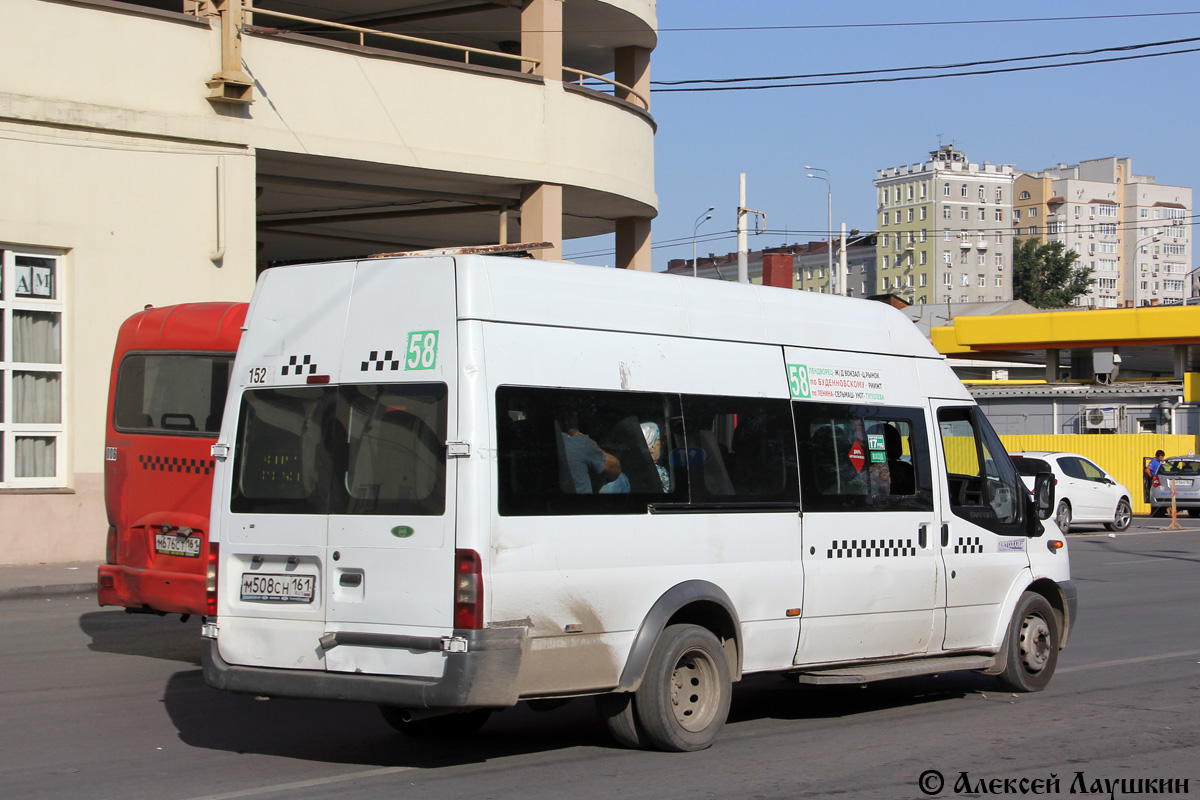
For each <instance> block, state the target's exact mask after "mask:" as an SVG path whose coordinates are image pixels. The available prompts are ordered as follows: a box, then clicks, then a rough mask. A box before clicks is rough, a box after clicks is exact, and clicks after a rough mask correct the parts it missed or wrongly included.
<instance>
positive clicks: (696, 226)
mask: <svg viewBox="0 0 1200 800" xmlns="http://www.w3.org/2000/svg"><path fill="white" fill-rule="evenodd" d="M712 210H713V206H709V207H708V211H705V212H704V213H702V214H701V215H700V216H699V217H696V224H694V225H693V226H692V277H693V278H696V277H699V276H698V275H697V274H696V231H698V230H700V226H701V225H703V224H704V223H706V222H708V221H709V220H710V219H712V214H709V213H708V212H709V211H712ZM701 217H703V219H701Z"/></svg>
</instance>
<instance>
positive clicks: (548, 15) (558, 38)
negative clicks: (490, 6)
mask: <svg viewBox="0 0 1200 800" xmlns="http://www.w3.org/2000/svg"><path fill="white" fill-rule="evenodd" d="M562 30H563V0H529V2H528V3H526V5H525V7H524V8H523V9H521V55H523V56H529V57H530V58H536V59H538V60H539V61H540V62H541V63H540V64H539V65H538V66H537V67H535V68H534V70H533V74H534V75H541V76H543V77H544V78H545V79H546V80H548V81H558V82H559V83H561V82H562V77H563V74H562V49H563V48H562V42H563V36H562Z"/></svg>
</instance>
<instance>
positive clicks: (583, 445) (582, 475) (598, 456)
mask: <svg viewBox="0 0 1200 800" xmlns="http://www.w3.org/2000/svg"><path fill="white" fill-rule="evenodd" d="M560 417H561V420H560V421H561V425H562V430H561V432H560V436H562V443H563V453H564V454H565V456H566V460H567V467H568V469H569V470H570V472H571V481H572V483H573V485H574V487H575V493H576V494H592V478H591V476H592V475H597V476H603V477H604V478H606V479H607V481H608V482H607V483H605V484H604V485H603V486H601V487H600V490H599V493H600V494H627V493H628V492H629V479H628V478H627V477H625V475H624V474H622V472H621V462H620V460H618V459H617V457H616V456H614V455H612V454H611V453H606V452H605V451H603V450H601V449H600V445H598V444H596V442H595V440H594V439H592V437H590V436H588V435H587V434H586V433H584V432H583V431H581V430H579V412H578V411H576V410H575V409H573V408H566V409H563V410H562V412H561V414H560Z"/></svg>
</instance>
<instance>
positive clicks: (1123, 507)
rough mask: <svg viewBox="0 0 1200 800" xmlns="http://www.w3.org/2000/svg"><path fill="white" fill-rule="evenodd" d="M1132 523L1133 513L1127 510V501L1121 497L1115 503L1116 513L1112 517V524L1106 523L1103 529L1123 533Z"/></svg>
mask: <svg viewBox="0 0 1200 800" xmlns="http://www.w3.org/2000/svg"><path fill="white" fill-rule="evenodd" d="M1132 521H1133V511H1131V510H1130V508H1129V501H1128V500H1126V499H1125V498H1124V497H1122V498H1121V499H1120V500H1118V501H1117V512H1116V514H1114V515H1113V521H1112V522H1106V523H1105V524H1104V527H1106V528H1108V529H1109V530H1110V531H1123V530H1125V529H1127V528H1128V527H1129V523H1130V522H1132Z"/></svg>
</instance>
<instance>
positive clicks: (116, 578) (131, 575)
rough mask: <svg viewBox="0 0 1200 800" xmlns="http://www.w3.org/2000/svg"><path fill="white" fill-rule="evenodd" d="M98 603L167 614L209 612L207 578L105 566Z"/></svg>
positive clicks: (100, 578)
mask: <svg viewBox="0 0 1200 800" xmlns="http://www.w3.org/2000/svg"><path fill="white" fill-rule="evenodd" d="M96 579H97V594H96V599H97V600H98V601H99V603H100V605H102V606H125V607H126V608H140V609H147V610H150V611H161V612H163V613H167V614H200V615H204V614H206V613H208V612H207V609H206V606H205V602H204V575H202V574H201V575H193V574H188V573H182V572H168V571H165V570H153V569H137V568H134V567H126V566H122V565H121V564H101V565H100V568H99V570H98V574H97V576H96Z"/></svg>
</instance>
